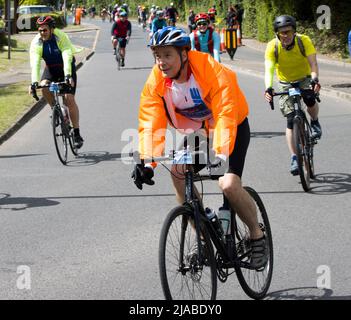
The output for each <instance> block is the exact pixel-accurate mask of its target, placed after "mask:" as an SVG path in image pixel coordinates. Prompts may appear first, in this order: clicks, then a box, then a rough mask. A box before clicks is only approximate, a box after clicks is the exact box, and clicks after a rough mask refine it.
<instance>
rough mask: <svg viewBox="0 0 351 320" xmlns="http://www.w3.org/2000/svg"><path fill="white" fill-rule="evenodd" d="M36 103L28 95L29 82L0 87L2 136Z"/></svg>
mask: <svg viewBox="0 0 351 320" xmlns="http://www.w3.org/2000/svg"><path fill="white" fill-rule="evenodd" d="M34 103H35V100H34V99H33V97H32V96H30V95H29V94H28V81H24V82H19V83H15V84H11V85H8V86H5V87H0V135H2V134H3V133H5V132H6V131H7V130H8V129H9V128H10V127H11V126H12V125H13V124H14V123H15V122H16V121H17V120H18V119H20V117H21V116H22V115H23V114H25V113H26V112H27V111H28V110H29V108H30V107H31V106H32V105H33V104H34Z"/></svg>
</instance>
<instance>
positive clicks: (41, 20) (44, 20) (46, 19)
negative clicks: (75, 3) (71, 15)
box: [37, 16, 55, 28]
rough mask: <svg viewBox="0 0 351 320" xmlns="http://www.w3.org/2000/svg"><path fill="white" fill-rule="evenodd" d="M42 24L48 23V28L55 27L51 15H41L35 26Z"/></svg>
mask: <svg viewBox="0 0 351 320" xmlns="http://www.w3.org/2000/svg"><path fill="white" fill-rule="evenodd" d="M42 25H48V26H49V28H54V27H55V20H54V19H53V18H52V17H51V16H41V17H39V18H38V20H37V28H39V27H40V26H42Z"/></svg>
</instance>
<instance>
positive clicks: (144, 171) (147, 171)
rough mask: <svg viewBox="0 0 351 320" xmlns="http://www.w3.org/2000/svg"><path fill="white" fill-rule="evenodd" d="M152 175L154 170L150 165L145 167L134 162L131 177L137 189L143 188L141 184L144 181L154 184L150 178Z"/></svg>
mask: <svg viewBox="0 0 351 320" xmlns="http://www.w3.org/2000/svg"><path fill="white" fill-rule="evenodd" d="M153 176H154V170H153V169H152V168H151V167H145V166H144V164H136V165H135V166H134V170H133V171H132V179H133V180H134V183H135V185H136V186H137V188H138V189H140V190H142V189H143V184H144V183H146V184H148V185H150V186H152V185H154V184H155V181H154V180H152V178H153Z"/></svg>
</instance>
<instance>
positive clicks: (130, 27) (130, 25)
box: [127, 21, 132, 37]
mask: <svg viewBox="0 0 351 320" xmlns="http://www.w3.org/2000/svg"><path fill="white" fill-rule="evenodd" d="M128 22H129V23H128V32H127V35H128V37H130V36H131V35H132V24H131V23H130V21H128Z"/></svg>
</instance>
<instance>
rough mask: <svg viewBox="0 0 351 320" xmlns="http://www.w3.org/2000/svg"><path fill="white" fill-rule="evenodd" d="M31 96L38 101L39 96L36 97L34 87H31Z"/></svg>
mask: <svg viewBox="0 0 351 320" xmlns="http://www.w3.org/2000/svg"><path fill="white" fill-rule="evenodd" d="M32 97H33V98H34V99H35V100H37V101H39V97H38V95H37V91H36V90H35V89H32Z"/></svg>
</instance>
